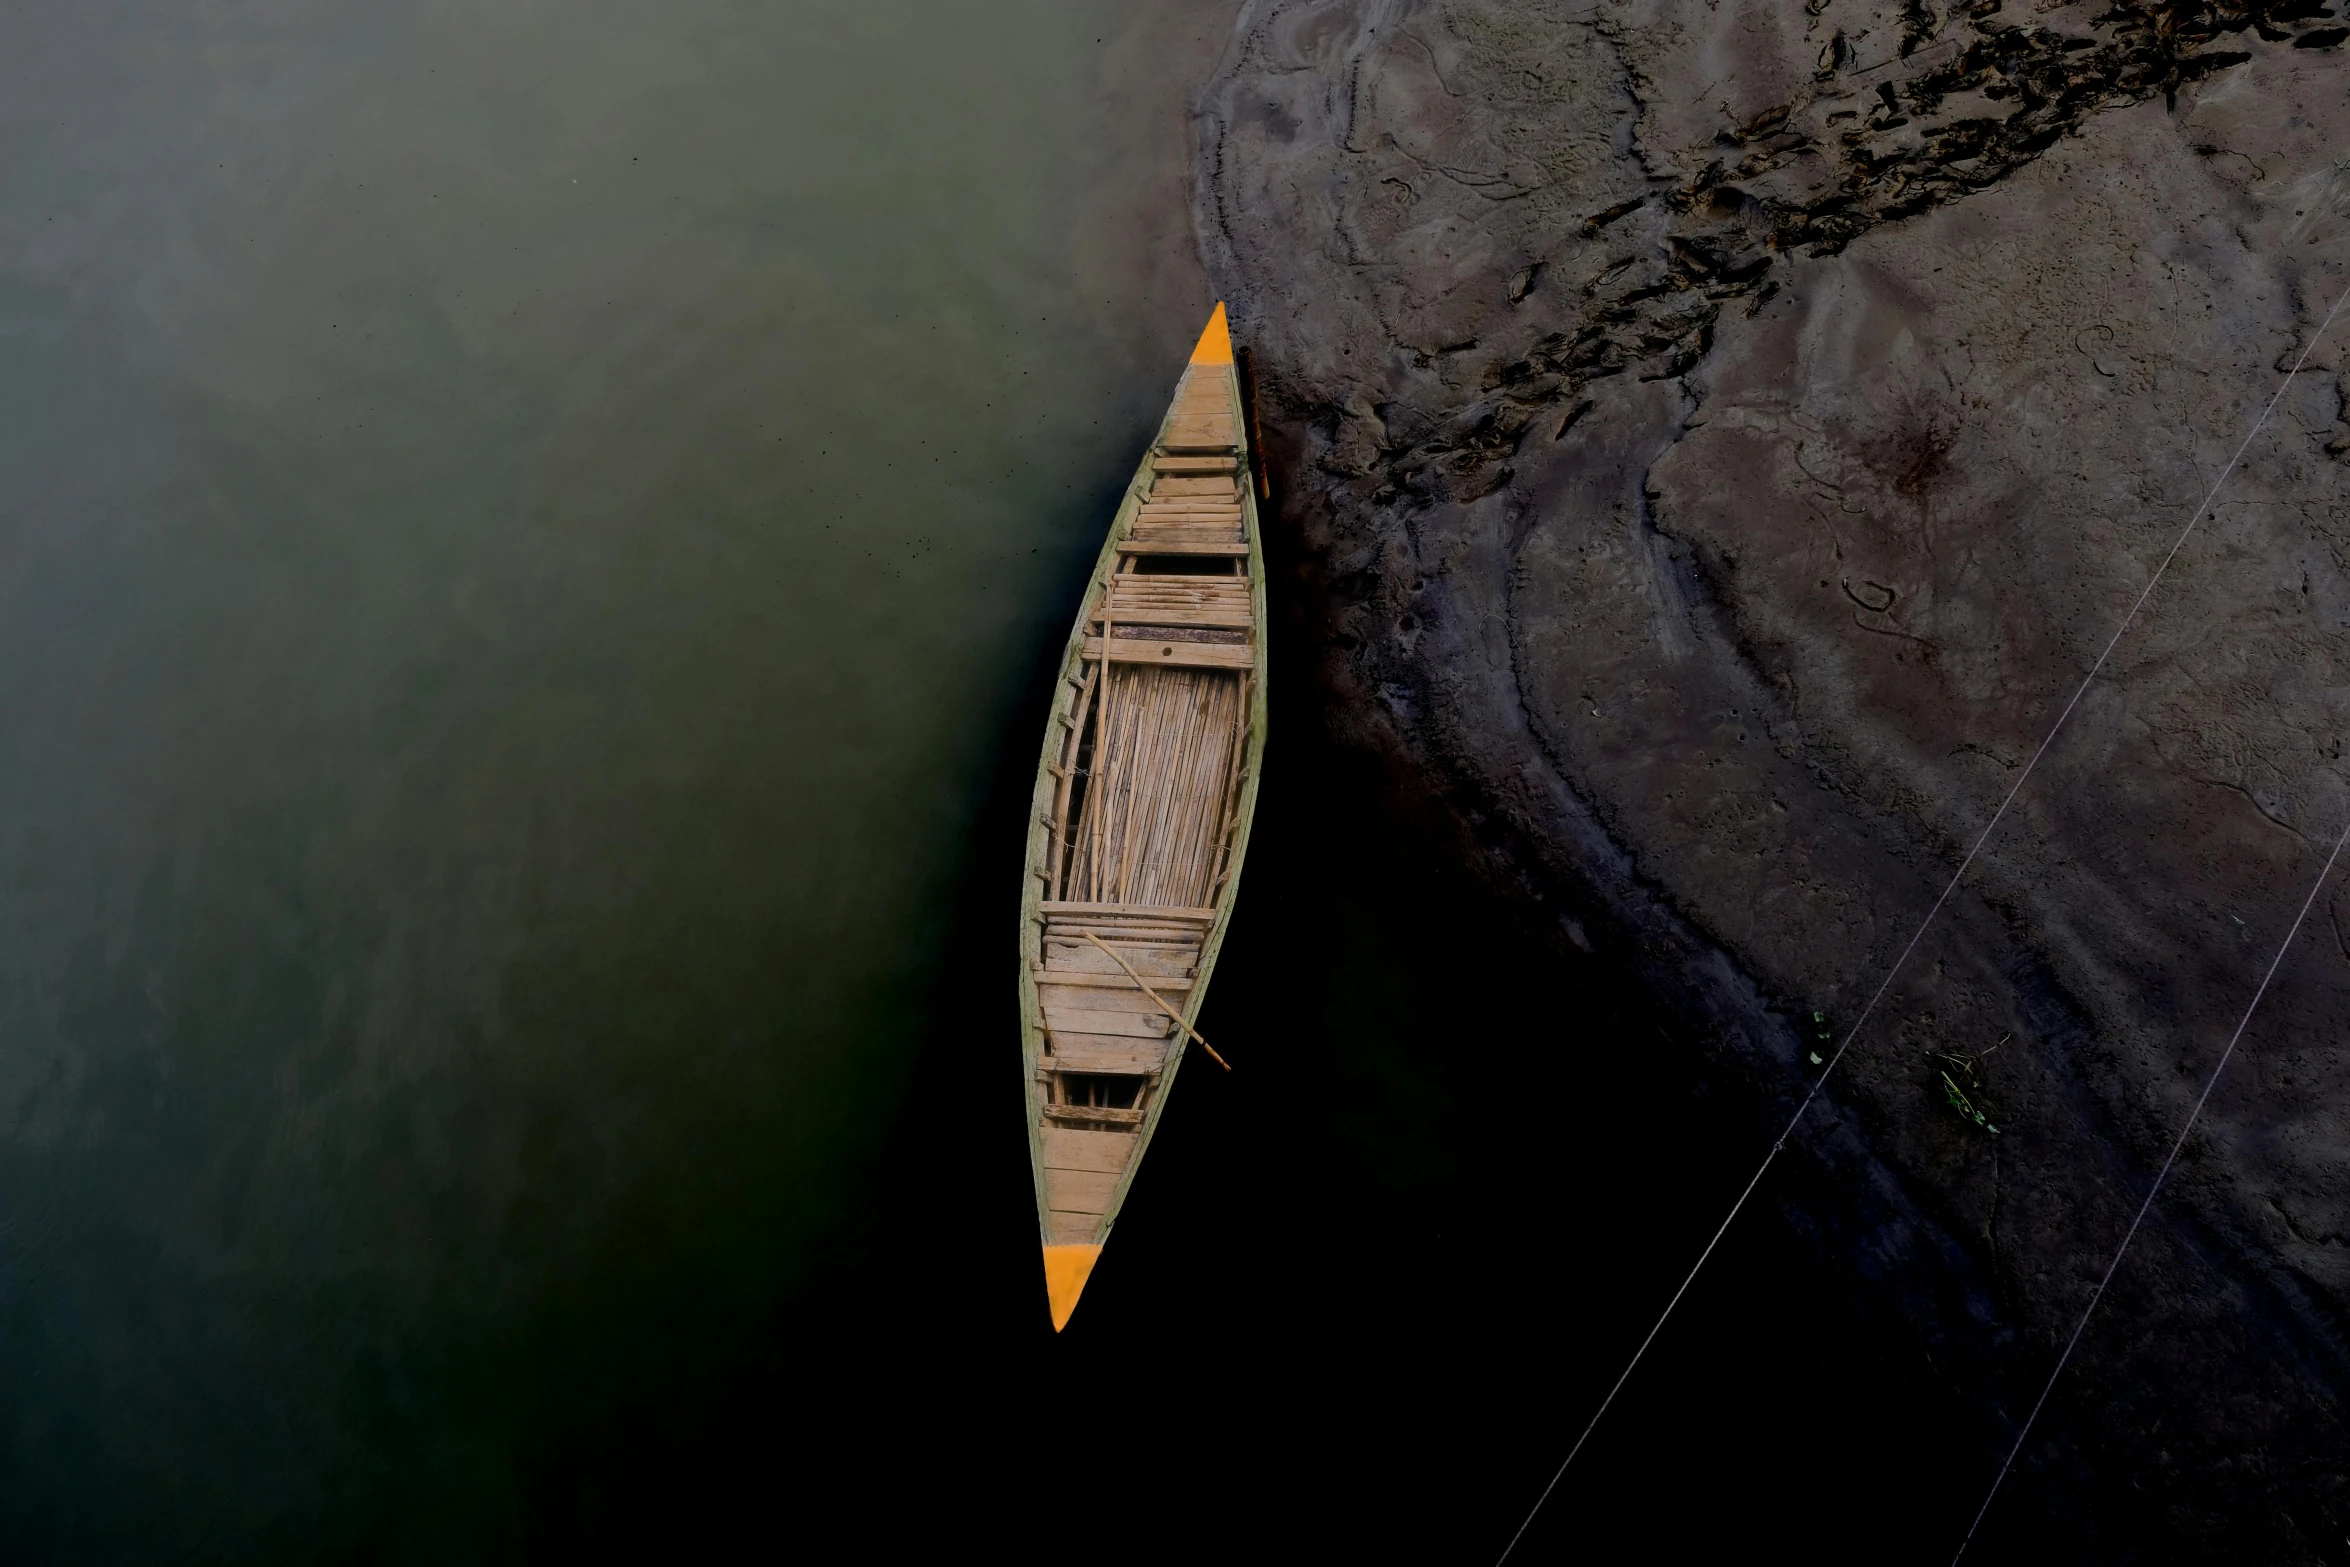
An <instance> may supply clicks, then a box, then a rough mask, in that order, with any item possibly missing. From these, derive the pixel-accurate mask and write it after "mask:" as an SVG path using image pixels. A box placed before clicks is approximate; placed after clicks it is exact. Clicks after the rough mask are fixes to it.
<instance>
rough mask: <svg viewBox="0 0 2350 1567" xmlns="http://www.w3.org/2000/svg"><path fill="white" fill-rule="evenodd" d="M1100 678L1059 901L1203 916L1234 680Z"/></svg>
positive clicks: (1226, 775) (1145, 673) (1138, 673)
mask: <svg viewBox="0 0 2350 1567" xmlns="http://www.w3.org/2000/svg"><path fill="white" fill-rule="evenodd" d="M1100 678H1101V679H1103V680H1105V681H1107V682H1108V686H1107V689H1105V690H1104V691H1103V692H1102V693H1101V694H1100V696H1101V700H1100V702H1099V705H1097V706H1095V708H1094V717H1095V731H1094V744H1093V756H1092V765H1091V767H1090V768H1089V769H1088V772H1089V774H1090V776H1089V778H1088V779H1087V787H1086V790H1085V797H1084V800H1083V802H1082V804H1081V805H1080V806H1079V808H1078V810H1079V814H1078V820H1077V822H1076V823H1075V825H1074V826H1073V828H1072V829H1071V830H1070V831H1069V833H1068V840H1067V847H1068V850H1069V858H1068V860H1067V862H1066V863H1067V875H1066V877H1065V878H1064V879H1063V881H1062V889H1063V890H1062V892H1061V896H1062V897H1064V898H1069V899H1076V900H1082V901H1085V902H1091V903H1139V904H1162V905H1164V904H1173V905H1177V906H1180V907H1185V908H1197V907H1201V906H1203V905H1205V904H1206V903H1207V901H1208V899H1209V897H1210V896H1211V894H1212V891H1213V884H1214V882H1215V880H1216V875H1217V871H1218V869H1219V867H1220V865H1221V862H1222V858H1223V850H1224V839H1225V836H1226V835H1225V832H1224V827H1225V824H1226V818H1227V817H1228V816H1229V815H1230V812H1231V796H1232V793H1233V788H1234V771H1235V769H1236V767H1237V764H1238V761H1239V756H1240V731H1241V725H1242V723H1243V722H1244V713H1243V703H1242V700H1241V698H1242V680H1241V678H1240V677H1239V676H1237V675H1234V674H1229V673H1226V672H1224V671H1222V670H1208V669H1159V668H1152V667H1150V666H1148V665H1122V664H1112V665H1109V666H1108V668H1107V671H1106V672H1105V673H1104V674H1103V675H1102V676H1101V677H1100ZM1105 709H1106V713H1107V725H1106V730H1105V729H1104V727H1103V725H1102V722H1101V715H1102V714H1103V712H1104V710H1105ZM1080 721H1082V720H1080Z"/></svg>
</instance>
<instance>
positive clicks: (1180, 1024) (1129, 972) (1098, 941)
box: [1084, 930, 1232, 1072]
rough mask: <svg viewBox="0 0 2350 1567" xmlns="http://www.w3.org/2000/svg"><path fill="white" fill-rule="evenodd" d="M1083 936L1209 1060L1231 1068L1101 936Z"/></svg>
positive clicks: (1090, 933)
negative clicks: (1203, 1052) (1122, 971)
mask: <svg viewBox="0 0 2350 1567" xmlns="http://www.w3.org/2000/svg"><path fill="white" fill-rule="evenodd" d="M1084 936H1085V939H1086V940H1087V941H1090V942H1092V943H1093V944H1094V945H1095V946H1097V947H1100V948H1101V949H1102V951H1103V952H1104V953H1105V954H1107V955H1108V957H1109V960H1110V961H1111V962H1112V963H1115V964H1117V965H1118V966H1119V967H1120V968H1122V969H1124V970H1125V971H1126V977H1127V978H1128V979H1130V980H1133V981H1134V983H1135V984H1136V985H1138V986H1141V988H1142V993H1143V994H1144V995H1146V996H1148V997H1150V998H1151V1000H1152V1002H1153V1003H1155V1004H1156V1005H1157V1007H1158V1009H1159V1010H1160V1011H1161V1012H1164V1013H1166V1014H1167V1016H1168V1017H1169V1018H1171V1019H1172V1020H1173V1021H1174V1024H1175V1026H1176V1027H1177V1028H1180V1029H1182V1030H1183V1031H1184V1032H1185V1033H1186V1034H1189V1035H1190V1036H1191V1037H1192V1038H1193V1039H1194V1040H1195V1041H1197V1042H1198V1044H1199V1047H1200V1048H1201V1049H1202V1050H1205V1051H1206V1052H1207V1053H1208V1059H1209V1060H1211V1061H1213V1062H1215V1063H1216V1065H1218V1066H1220V1067H1222V1068H1223V1069H1224V1070H1225V1071H1227V1072H1229V1071H1231V1070H1232V1063H1231V1062H1229V1061H1227V1060H1225V1059H1224V1058H1223V1057H1222V1056H1220V1055H1218V1054H1216V1047H1215V1046H1214V1045H1211V1044H1209V1043H1208V1042H1207V1041H1206V1040H1204V1039H1201V1038H1200V1037H1199V1030H1198V1029H1196V1028H1193V1027H1192V1026H1191V1025H1190V1024H1189V1023H1186V1022H1184V1021H1183V1014H1182V1013H1180V1012H1178V1011H1176V1010H1175V1009H1174V1008H1173V1007H1171V1006H1169V1005H1167V1003H1166V1002H1165V1001H1164V1000H1161V999H1160V996H1159V993H1158V992H1157V991H1155V990H1153V989H1151V987H1150V986H1149V985H1148V984H1145V983H1144V981H1143V977H1142V976H1141V975H1140V974H1137V973H1135V972H1134V966H1133V965H1132V964H1130V963H1128V962H1127V961H1126V960H1125V959H1124V958H1122V957H1120V956H1118V954H1116V953H1115V952H1111V951H1110V948H1109V945H1108V943H1106V942H1104V941H1103V940H1102V938H1101V937H1099V936H1097V935H1095V934H1094V933H1093V932H1092V931H1090V930H1089V931H1086V932H1084Z"/></svg>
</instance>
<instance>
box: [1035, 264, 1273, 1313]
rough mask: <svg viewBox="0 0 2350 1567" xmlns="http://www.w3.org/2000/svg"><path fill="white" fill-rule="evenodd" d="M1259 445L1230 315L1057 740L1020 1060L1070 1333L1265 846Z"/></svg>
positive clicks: (1040, 823) (1157, 447)
mask: <svg viewBox="0 0 2350 1567" xmlns="http://www.w3.org/2000/svg"><path fill="white" fill-rule="evenodd" d="M1247 433H1248V431H1247V418H1246V416H1245V411H1244V409H1243V406H1242V401H1241V388H1240V382H1239V378H1238V376H1237V375H1236V374H1235V372H1234V367H1233V362H1232V339H1231V336H1230V334H1229V332H1228V330H1227V328H1226V325H1225V318H1224V307H1223V306H1222V305H1218V306H1217V307H1216V312H1215V314H1214V315H1213V316H1211V317H1210V318H1209V320H1208V326H1207V330H1206V331H1204V332H1202V333H1201V334H1200V339H1199V344H1198V346H1197V347H1196V348H1194V349H1193V350H1192V354H1191V363H1190V365H1189V366H1188V367H1186V369H1185V370H1184V372H1183V381H1182V384H1181V385H1180V386H1179V387H1178V388H1177V389H1176V392H1175V400H1174V402H1173V404H1172V405H1170V406H1169V408H1168V409H1167V416H1166V419H1165V420H1164V421H1163V422H1162V423H1161V424H1160V426H1159V434H1158V439H1157V440H1155V441H1154V442H1152V443H1151V448H1150V450H1149V452H1148V453H1146V454H1145V455H1144V457H1143V459H1142V465H1141V466H1140V467H1139V468H1137V469H1136V470H1135V473H1134V480H1133V482H1132V483H1131V484H1129V485H1128V486H1127V488H1126V495H1125V498H1124V500H1123V501H1121V502H1120V504H1119V507H1118V513H1117V516H1116V518H1115V519H1114V520H1113V521H1112V522H1111V524H1110V535H1109V538H1108V540H1107V541H1106V542H1105V543H1104V545H1103V547H1102V554H1101V559H1100V561H1099V562H1098V563H1097V564H1096V565H1095V567H1094V572H1093V579H1092V581H1090V582H1089V583H1088V584H1087V585H1086V589H1085V600H1084V604H1083V606H1082V607H1081V608H1080V609H1079V611H1078V614H1077V624H1076V626H1075V627H1074V628H1073V629H1072V630H1071V632H1070V634H1069V647H1068V651H1067V653H1066V654H1065V655H1064V656H1063V658H1062V662H1061V674H1062V680H1061V682H1060V684H1059V686H1058V687H1057V688H1056V692H1055V696H1054V702H1053V713H1052V719H1051V721H1050V722H1049V723H1048V724H1047V725H1046V727H1045V737H1044V759H1043V762H1042V764H1041V765H1040V766H1039V767H1038V768H1037V773H1036V792H1035V797H1034V817H1033V820H1032V821H1031V823H1030V826H1029V831H1028V868H1027V878H1026V883H1027V884H1026V887H1025V890H1024V892H1023V895H1022V897H1021V901H1020V1050H1021V1064H1022V1067H1023V1069H1024V1071H1025V1074H1026V1079H1027V1090H1028V1148H1029V1156H1030V1160H1031V1163H1032V1166H1033V1168H1034V1171H1035V1175H1036V1213H1037V1218H1038V1221H1039V1223H1040V1225H1041V1227H1042V1230H1043V1236H1044V1272H1045V1287H1046V1295H1047V1297H1048V1298H1049V1300H1050V1302H1051V1305H1052V1318H1053V1330H1054V1331H1055V1332H1058V1331H1060V1330H1061V1329H1062V1328H1063V1327H1065V1326H1066V1325H1067V1324H1068V1321H1069V1314H1070V1313H1071V1312H1072V1311H1074V1310H1075V1309H1076V1306H1077V1297H1078V1295H1079V1294H1080V1293H1081V1292H1082V1291H1083V1290H1084V1288H1085V1283H1086V1280H1087V1279H1088V1278H1090V1277H1091V1276H1092V1273H1093V1267H1094V1263H1095V1261H1096V1260H1097V1259H1098V1258H1099V1257H1100V1256H1101V1250H1102V1245H1103V1243H1104V1242H1105V1241H1107V1240H1108V1239H1109V1235H1110V1226H1111V1225H1112V1224H1114V1223H1116V1222H1117V1218H1118V1209H1119V1207H1120V1205H1121V1204H1122V1203H1123V1202H1124V1201H1125V1199H1126V1193H1127V1191H1128V1189H1129V1188H1130V1187H1131V1186H1132V1185H1133V1182H1134V1177H1135V1172H1136V1170H1137V1169H1139V1168H1140V1166H1141V1164H1142V1155H1143V1151H1144V1150H1145V1149H1146V1148H1148V1147H1149V1146H1150V1140H1151V1135H1152V1133H1153V1132H1154V1131H1155V1130H1156V1129H1157V1127H1158V1124H1159V1118H1160V1117H1161V1116H1162V1115H1163V1114H1165V1113H1166V1108H1167V1095H1168V1091H1169V1090H1170V1089H1172V1088H1173V1087H1174V1086H1175V1070H1176V1068H1177V1067H1178V1066H1180V1065H1181V1064H1182V1061H1183V1056H1184V1052H1185V1047H1186V1045H1187V1044H1188V1043H1190V1042H1191V1041H1193V1040H1197V1039H1198V1035H1197V1033H1196V1031H1195V1030H1194V1027H1193V1025H1194V1024H1195V1023H1196V1021H1197V1020H1198V1017H1199V1009H1200V1003H1201V1001H1202V1000H1203V999H1205V997H1206V995H1207V989H1208V976H1209V974H1210V973H1212V972H1213V971H1214V969H1215V966H1216V953H1217V950H1218V949H1219V948H1220V947H1221V946H1222V944H1223V940H1224V931H1225V927H1226V925H1227V924H1228V923H1229V922H1230V920H1231V918H1232V900H1233V893H1234V890H1235V888H1236V887H1237V885H1238V883H1239V880H1240V862H1241V856H1242V854H1243V852H1244V851H1245V850H1246V849H1247V847H1248V826H1249V818H1250V816H1251V814H1252V813H1253V812H1254V810H1255V808H1256V796H1257V776H1258V770H1259V762H1260V761H1261V759H1262V757H1263V755H1264V748H1265V632H1264V628H1265V587H1264V578H1265V573H1264V557H1263V553H1262V551H1261V549H1260V547H1259V542H1258V532H1257V507H1256V500H1257V498H1256V494H1255V490H1254V486H1253V484H1252V482H1251V478H1250V472H1251V469H1250V463H1249V450H1248V442H1247ZM1202 1043H1203V1044H1204V1041H1202Z"/></svg>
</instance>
